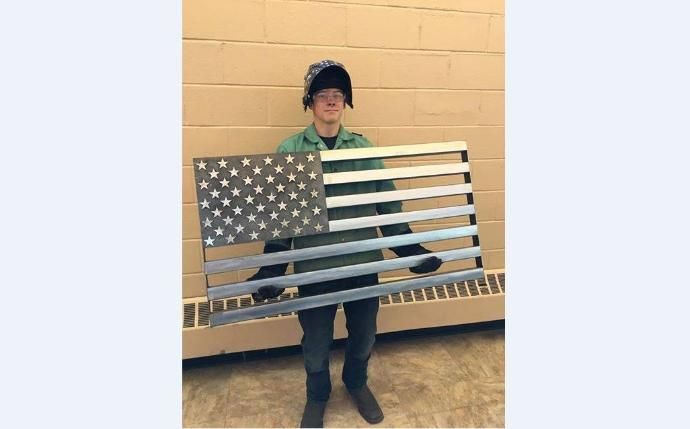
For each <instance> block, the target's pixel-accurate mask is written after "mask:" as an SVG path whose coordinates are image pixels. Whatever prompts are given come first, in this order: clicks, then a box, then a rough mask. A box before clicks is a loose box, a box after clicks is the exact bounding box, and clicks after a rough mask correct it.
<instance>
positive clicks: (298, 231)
mask: <svg viewBox="0 0 690 429" xmlns="http://www.w3.org/2000/svg"><path fill="white" fill-rule="evenodd" d="M292 230H293V231H295V234H299V233H301V232H302V227H301V226H296V227H294V228H292Z"/></svg>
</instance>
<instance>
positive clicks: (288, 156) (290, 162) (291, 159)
mask: <svg viewBox="0 0 690 429" xmlns="http://www.w3.org/2000/svg"><path fill="white" fill-rule="evenodd" d="M294 159H295V157H294V156H292V155H291V154H289V153H288V154H287V156H286V157H285V162H287V163H288V164H292V161H293V160H294Z"/></svg>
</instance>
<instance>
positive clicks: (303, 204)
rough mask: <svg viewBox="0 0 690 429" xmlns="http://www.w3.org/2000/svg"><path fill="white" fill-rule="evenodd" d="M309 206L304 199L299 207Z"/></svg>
mask: <svg viewBox="0 0 690 429" xmlns="http://www.w3.org/2000/svg"><path fill="white" fill-rule="evenodd" d="M308 204H309V203H308V202H307V200H305V199H304V198H302V201H300V202H299V205H301V206H302V207H306V206H307V205H308Z"/></svg>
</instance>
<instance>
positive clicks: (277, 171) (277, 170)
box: [273, 164, 283, 174]
mask: <svg viewBox="0 0 690 429" xmlns="http://www.w3.org/2000/svg"><path fill="white" fill-rule="evenodd" d="M273 169H274V170H275V171H276V174H280V173H282V172H283V166H282V165H280V164H278V165H276V166H275V167H273Z"/></svg>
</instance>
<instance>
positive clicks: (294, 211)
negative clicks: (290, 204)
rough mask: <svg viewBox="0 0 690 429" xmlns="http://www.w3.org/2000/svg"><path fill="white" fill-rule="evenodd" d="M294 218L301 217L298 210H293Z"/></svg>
mask: <svg viewBox="0 0 690 429" xmlns="http://www.w3.org/2000/svg"><path fill="white" fill-rule="evenodd" d="M292 217H299V211H297V209H292Z"/></svg>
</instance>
